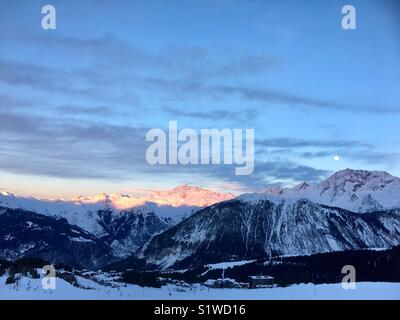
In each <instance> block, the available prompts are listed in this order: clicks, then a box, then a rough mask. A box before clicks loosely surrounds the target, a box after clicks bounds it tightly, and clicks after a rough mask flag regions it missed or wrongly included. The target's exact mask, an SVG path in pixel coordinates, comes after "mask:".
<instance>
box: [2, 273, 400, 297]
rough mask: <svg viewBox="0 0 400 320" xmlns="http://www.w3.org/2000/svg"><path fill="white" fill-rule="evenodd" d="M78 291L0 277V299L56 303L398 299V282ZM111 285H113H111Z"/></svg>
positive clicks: (127, 287) (62, 285)
mask: <svg viewBox="0 0 400 320" xmlns="http://www.w3.org/2000/svg"><path fill="white" fill-rule="evenodd" d="M78 280H79V281H78V282H79V284H80V285H81V286H84V287H85V288H91V289H80V288H77V287H74V286H72V285H71V284H69V283H68V282H66V281H64V280H61V279H59V278H57V282H56V289H54V290H44V289H42V287H41V279H30V278H26V277H24V278H22V279H21V280H19V283H18V284H17V285H16V284H11V285H6V284H5V281H6V276H3V277H0V299H2V300H4V299H11V300H13V299H24V300H38V299H44V300H57V299H79V300H88V299H89V300H96V299H103V300H104V299H114V300H115V299H117V300H118V299H123V300H130V299H132V300H167V299H174V300H207V299H209V300H213V299H226V300H229V299H232V300H251V299H254V300H278V299H283V300H292V299H293V300H298V299H307V300H318V299H339V300H342V299H343V300H358V299H388V300H393V299H396V300H398V299H400V283H372V282H362V283H357V288H356V289H355V290H350V289H349V290H344V289H343V288H342V286H341V284H322V285H312V284H302V285H295V286H291V287H287V288H262V289H211V288H207V287H205V286H203V285H200V284H196V285H193V286H177V285H167V286H163V287H162V288H160V289H157V288H142V287H139V286H136V285H125V284H119V285H118V286H115V287H112V286H109V285H100V284H99V283H97V282H94V281H92V280H87V279H84V278H81V277H79V279H78ZM114 284H115V283H114Z"/></svg>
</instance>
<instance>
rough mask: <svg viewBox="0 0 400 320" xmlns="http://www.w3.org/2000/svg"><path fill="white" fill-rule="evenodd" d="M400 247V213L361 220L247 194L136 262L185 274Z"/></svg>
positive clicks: (192, 221) (195, 218)
mask: <svg viewBox="0 0 400 320" xmlns="http://www.w3.org/2000/svg"><path fill="white" fill-rule="evenodd" d="M399 244H400V210H392V211H390V210H389V211H382V212H374V213H369V214H368V213H367V214H357V213H353V212H351V211H347V210H345V209H340V208H334V207H328V206H325V205H320V204H316V203H314V202H312V201H310V200H307V199H301V200H296V199H290V198H283V197H281V196H272V195H267V194H244V195H242V196H239V197H238V198H236V199H234V200H230V201H225V202H222V203H219V204H215V205H213V206H210V207H207V208H205V209H202V210H200V211H198V212H197V213H195V214H194V215H192V216H191V217H189V218H188V219H186V220H184V221H182V222H181V223H179V224H178V225H176V226H174V227H172V228H171V229H168V230H166V231H164V232H163V233H161V234H159V235H156V236H154V237H153V238H152V239H151V240H150V241H149V242H148V243H147V244H145V245H144V246H143V247H142V248H141V249H140V250H139V251H138V252H137V253H136V254H135V255H134V258H136V259H138V258H139V259H144V260H146V261H147V263H149V264H151V265H155V266H157V267H158V268H169V267H174V268H185V267H188V266H196V265H201V264H207V263H216V262H220V261H229V260H231V259H235V260H246V259H258V258H268V257H269V256H271V255H274V256H275V255H307V254H315V253H320V252H330V251H342V250H350V249H363V248H390V247H393V246H395V245H399ZM128 259H129V258H128ZM132 261H134V259H133V260H132Z"/></svg>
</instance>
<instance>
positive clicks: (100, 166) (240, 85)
mask: <svg viewBox="0 0 400 320" xmlns="http://www.w3.org/2000/svg"><path fill="white" fill-rule="evenodd" d="M46 4H51V5H53V6H54V7H55V8H56V19H57V28H56V30H43V29H42V27H41V20H42V18H43V16H44V15H43V14H42V13H41V9H42V7H43V6H44V5H46ZM346 4H351V5H353V6H354V7H355V8H356V23H357V29H355V30H344V29H343V28H342V27H341V19H342V17H343V15H342V13H341V9H342V7H343V6H344V5H346ZM399 71H400V3H399V2H398V1H389V0H374V1H372V0H362V1H350V2H347V1H336V0H329V1H315V0H308V1H288V0H284V1H264V0H262V1H261V0H260V1H258V0H247V1H244V0H237V1H233V0H220V1H211V0H210V1H208V0H204V1H203V0H196V1H194V0H170V1H156V0H150V1H123V0H117V1H106V0H97V1H90V0H81V1H76V0H69V1H54V0H49V1H37V0H31V1H22V0H14V1H10V0H8V1H1V3H0V142H1V145H0V191H9V192H14V193H17V194H24V195H32V196H37V197H66V198H68V197H72V196H75V195H77V194H81V195H93V194H96V193H99V192H103V191H105V192H124V193H126V192H127V193H137V194H140V193H143V192H147V191H148V190H155V189H157V190H158V189H166V188H172V187H174V186H177V185H181V184H192V185H198V186H202V187H207V188H212V189H216V190H220V191H229V192H235V193H240V192H247V191H256V190H262V189H265V188H267V187H268V186H271V185H276V184H283V185H295V184H297V183H300V182H302V181H307V182H317V181H320V180H321V179H324V178H326V177H327V176H329V175H330V174H332V173H333V172H335V171H337V170H341V169H345V168H353V169H365V170H384V171H387V172H389V173H391V174H393V175H397V176H400V161H399V160H400V135H399V134H398V132H399V129H398V128H399V119H400V90H399V84H400V72H399ZM173 120H176V121H177V122H178V127H179V129H183V128H193V129H195V130H200V129H202V128H218V129H223V128H231V129H233V128H239V129H240V128H242V129H246V128H253V129H254V132H255V169H254V173H253V174H252V175H249V176H236V175H235V174H234V172H235V171H234V168H233V167H232V166H231V165H208V166H206V165H198V166H194V165H189V166H182V165H166V166H151V165H149V164H148V163H147V162H146V159H145V153H146V149H147V147H148V145H149V144H148V143H147V142H146V140H145V135H146V132H147V131H148V130H149V129H151V128H164V129H167V127H168V122H169V121H173Z"/></svg>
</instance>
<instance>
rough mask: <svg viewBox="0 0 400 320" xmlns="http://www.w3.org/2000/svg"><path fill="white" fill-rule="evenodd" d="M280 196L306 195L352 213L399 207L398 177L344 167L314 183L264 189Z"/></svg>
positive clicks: (294, 196) (315, 200)
mask: <svg viewBox="0 0 400 320" xmlns="http://www.w3.org/2000/svg"><path fill="white" fill-rule="evenodd" d="M266 193H269V194H279V195H282V196H284V197H292V198H297V199H301V198H308V199H310V200H312V201H314V202H317V203H320V204H325V205H328V206H333V207H339V208H344V209H347V210H350V211H354V212H360V213H363V212H371V211H377V210H384V209H393V208H400V178H397V177H394V176H392V175H390V174H389V173H387V172H383V171H364V170H351V169H346V170H342V171H338V172H336V173H335V174H333V175H332V176H331V177H329V178H328V179H326V180H324V181H322V182H320V183H317V184H307V183H305V182H304V183H302V184H300V185H298V186H296V187H294V188H291V189H280V190H277V189H276V188H275V189H272V190H266Z"/></svg>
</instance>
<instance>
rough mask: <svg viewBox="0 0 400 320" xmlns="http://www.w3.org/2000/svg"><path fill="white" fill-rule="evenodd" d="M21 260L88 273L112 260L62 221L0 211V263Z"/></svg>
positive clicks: (96, 242) (88, 237)
mask: <svg viewBox="0 0 400 320" xmlns="http://www.w3.org/2000/svg"><path fill="white" fill-rule="evenodd" d="M25 257H36V258H42V259H44V260H46V261H50V262H63V263H67V264H69V265H71V266H75V267H77V268H88V269H96V268H99V267H101V266H103V265H104V264H107V263H110V262H112V261H114V260H115V259H114V257H113V256H112V255H111V253H110V250H109V246H108V245H107V243H105V242H104V241H102V240H100V239H98V238H96V237H95V236H93V235H92V234H90V233H88V232H86V231H84V230H82V229H81V228H79V227H77V226H72V225H70V224H69V223H68V222H67V220H66V219H62V218H61V219H55V218H51V217H47V216H45V215H41V214H37V213H34V212H30V211H25V210H22V209H9V208H4V207H0V259H6V260H16V259H19V258H25Z"/></svg>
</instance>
